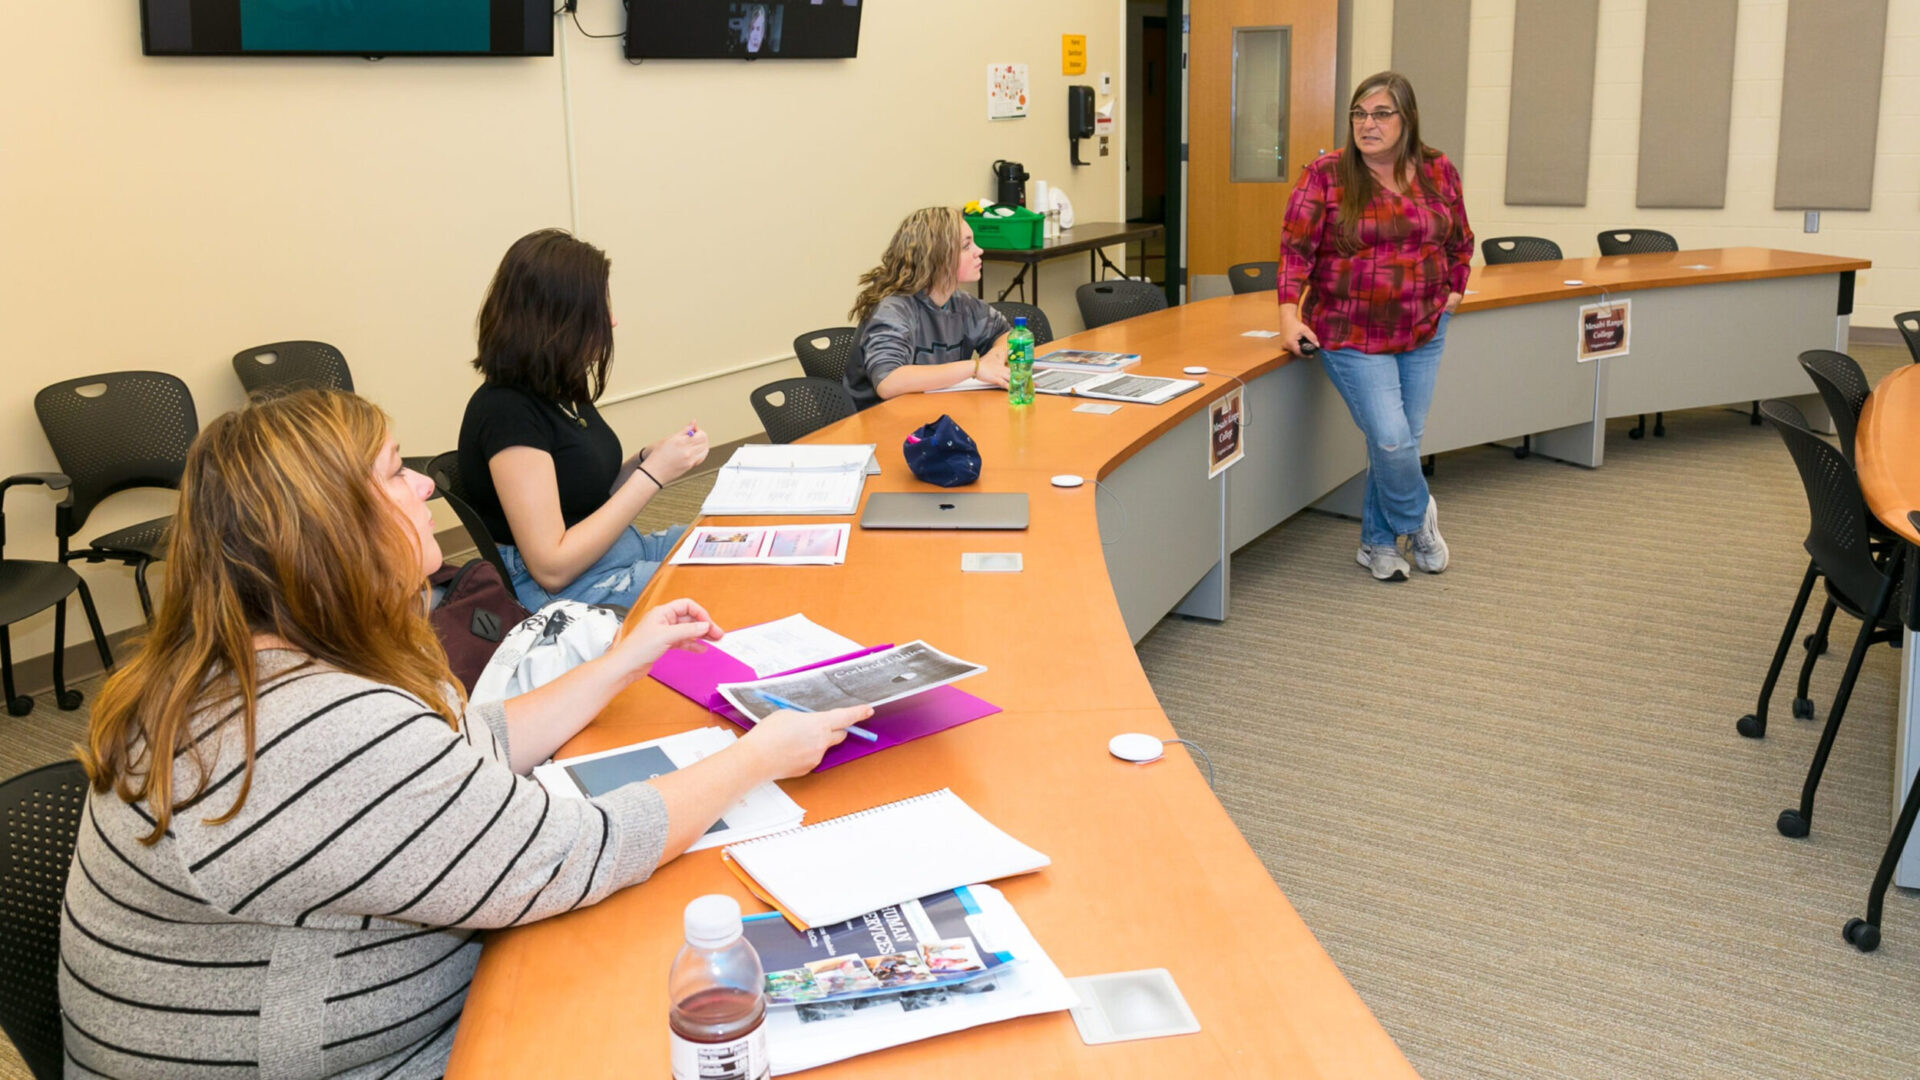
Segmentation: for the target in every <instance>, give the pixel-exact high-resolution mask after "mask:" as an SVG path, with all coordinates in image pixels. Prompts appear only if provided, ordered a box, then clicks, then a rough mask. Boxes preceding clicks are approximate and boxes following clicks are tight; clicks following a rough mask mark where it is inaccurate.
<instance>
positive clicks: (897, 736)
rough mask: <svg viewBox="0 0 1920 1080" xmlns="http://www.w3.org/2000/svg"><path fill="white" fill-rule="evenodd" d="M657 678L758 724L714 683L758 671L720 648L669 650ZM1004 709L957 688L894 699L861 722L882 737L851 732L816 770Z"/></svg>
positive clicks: (729, 715) (737, 719) (742, 721)
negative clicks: (873, 738) (860, 736)
mask: <svg viewBox="0 0 1920 1080" xmlns="http://www.w3.org/2000/svg"><path fill="white" fill-rule="evenodd" d="M891 648H893V646H892V645H875V646H872V647H871V648H866V649H861V650H859V651H858V652H851V653H848V654H847V655H845V656H836V657H834V658H832V659H830V660H822V661H820V662H819V663H817V664H808V665H806V666H805V667H799V668H794V669H793V671H782V672H780V673H779V674H781V675H791V674H793V673H794V671H810V670H812V669H813V668H817V667H825V666H827V665H828V664H838V663H840V662H841V661H843V660H852V659H854V658H855V657H859V656H866V655H868V654H869V653H877V652H881V651H883V650H886V649H891ZM649 674H651V675H652V676H653V677H654V679H656V680H658V681H659V682H661V683H663V684H665V685H666V686H668V687H671V688H672V689H674V690H677V691H679V692H680V693H681V694H683V695H685V696H686V697H688V698H691V699H692V700H693V701H695V702H698V703H699V704H700V705H701V706H702V707H703V708H705V709H707V710H708V711H710V712H714V713H718V714H719V715H721V716H723V717H725V718H726V719H727V720H728V721H729V722H730V723H732V724H734V725H735V726H737V727H741V728H751V727H753V719H752V718H751V717H748V716H743V715H741V713H740V712H739V710H737V709H735V708H734V707H733V706H731V705H729V704H727V699H726V698H724V697H722V696H721V695H720V692H719V691H718V690H716V689H714V688H715V687H717V686H719V685H720V684H721V683H735V682H752V681H754V680H755V679H758V678H760V676H759V675H757V674H755V673H754V670H753V669H752V668H750V667H748V666H747V665H745V664H743V663H741V662H740V661H739V660H736V659H734V658H733V657H731V656H728V655H727V654H726V653H724V652H721V651H720V650H719V649H715V648H712V647H711V646H709V647H708V648H707V650H706V651H705V652H697V653H694V652H686V651H683V650H680V649H669V650H668V651H667V653H666V655H664V656H662V657H661V658H660V659H658V660H656V661H654V664H653V670H652V671H651V672H650V673H649ZM999 711H1000V706H998V705H995V704H993V703H992V702H990V701H986V700H984V699H982V698H977V697H974V696H973V695H972V694H969V693H967V692H966V691H965V690H960V689H957V688H955V687H953V686H936V687H934V688H933V689H932V690H929V691H927V692H926V693H924V694H915V695H913V696H912V697H908V698H901V699H900V700H899V701H889V702H887V703H886V704H885V705H880V706H877V707H876V708H875V709H874V710H873V716H871V717H869V718H868V719H866V720H862V721H861V722H860V726H861V727H863V728H865V729H867V730H868V731H871V732H873V733H874V734H875V735H877V736H879V739H878V740H877V741H875V742H868V741H867V740H865V739H858V738H854V737H852V736H849V737H848V738H847V739H846V741H844V742H842V743H840V745H838V746H835V747H833V748H832V749H830V750H828V751H827V753H826V756H825V757H823V758H821V759H820V764H819V765H817V766H815V767H814V770H813V771H814V772H821V771H823V770H826V769H831V768H833V767H834V766H835V765H844V764H846V763H847V762H849V761H852V760H853V759H855V758H863V757H866V756H867V755H868V754H877V753H879V752H880V751H882V750H885V749H886V748H887V747H889V746H898V745H900V744H901V743H904V742H912V741H913V740H915V739H918V738H923V737H925V736H927V735H932V734H933V733H934V732H937V731H945V730H947V729H948V728H950V727H959V726H960V725H961V724H964V723H966V722H967V721H969V720H978V719H980V718H981V717H983V716H992V715H993V714H994V713H997V712H999Z"/></svg>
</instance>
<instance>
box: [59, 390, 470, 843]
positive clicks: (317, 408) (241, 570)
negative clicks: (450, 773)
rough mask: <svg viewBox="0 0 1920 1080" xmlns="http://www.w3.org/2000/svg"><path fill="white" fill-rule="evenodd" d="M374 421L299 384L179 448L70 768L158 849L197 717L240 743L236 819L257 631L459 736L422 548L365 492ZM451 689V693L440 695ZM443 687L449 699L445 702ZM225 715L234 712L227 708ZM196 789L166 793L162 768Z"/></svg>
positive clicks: (382, 423) (354, 403)
mask: <svg viewBox="0 0 1920 1080" xmlns="http://www.w3.org/2000/svg"><path fill="white" fill-rule="evenodd" d="M387 429H388V423H387V416H386V414H385V413H383V412H381V411H380V409H379V408H378V407H377V406H375V405H373V404H372V403H371V402H368V401H367V400H366V399H364V398H360V397H356V396H354V395H353V394H346V393H338V392H335V391H323V390H303V391H300V392H298V393H293V394H288V395H286V396H284V397H278V398H272V399H268V400H263V401H259V402H256V403H254V404H252V405H250V406H248V407H247V408H245V409H242V410H240V411H239V412H232V413H227V414H226V415H224V416H220V417H218V418H216V419H214V420H213V422H212V423H209V424H208V425H207V427H206V429H205V430H204V431H202V432H201V433H200V436H199V437H198V438H196V439H195V440H194V441H193V446H192V447H191V448H190V449H188V451H187V464H186V472H185V475H183V476H182V477H181V481H180V506H179V510H178V512H176V513H175V514H174V518H173V527H172V538H171V540H170V541H169V545H168V551H167V566H168V568H169V569H168V572H167V579H166V590H165V593H164V594H163V596H162V598H161V602H160V609H159V612H158V614H157V615H156V617H155V620H154V624H153V628H152V631H151V633H149V634H148V635H147V638H146V640H145V641H144V642H143V643H142V644H141V646H140V649H139V652H138V653H137V654H135V656H134V657H133V658H132V659H131V660H129V661H128V662H127V663H126V665H125V666H123V667H121V668H120V669H119V670H118V671H116V672H114V674H113V675H112V677H111V678H109V679H108V680H107V683H106V686H105V687H103V688H102V689H101V691H100V697H99V699H98V701H97V702H95V704H94V706H93V723H92V726H91V728H90V730H89V731H88V734H87V745H85V746H83V747H81V748H79V752H80V761H81V764H82V765H84V766H85V767H86V770H87V775H88V777H89V778H90V779H91V780H92V781H93V790H94V791H96V792H105V791H107V790H108V789H109V788H111V789H112V790H113V791H114V792H115V793H116V794H117V795H119V797H120V798H121V799H123V800H125V801H127V802H129V803H133V802H139V801H141V800H144V801H145V802H146V804H147V807H148V810H149V816H151V817H152V818H153V821H154V826H153V832H152V833H150V834H149V835H147V836H145V837H142V838H141V839H142V842H143V843H148V844H151V843H154V842H155V841H157V840H159V839H160V837H161V836H162V835H164V834H165V833H166V830H167V827H168V824H169V823H170V822H171V820H172V817H173V813H174V811H175V809H184V808H185V807H186V806H188V805H191V804H192V803H193V802H194V801H196V800H197V799H198V797H199V796H200V795H201V794H202V793H203V792H204V791H205V790H206V787H207V785H208V782H209V780H210V779H211V777H210V775H209V773H210V769H211V768H212V766H211V763H210V762H209V761H208V760H207V758H206V757H205V755H204V754H203V752H202V748H201V746H200V744H199V743H197V742H196V741H195V739H194V733H193V730H192V729H193V718H194V716H195V715H196V714H198V713H199V712H201V711H202V710H204V709H209V708H217V709H222V710H231V711H230V712H229V716H228V718H227V719H225V720H223V721H221V722H222V723H231V722H233V720H234V719H235V718H236V717H237V718H238V720H239V723H240V730H241V733H242V735H243V738H244V740H245V747H246V772H245V775H244V777H243V778H242V780H241V783H240V789H239V791H238V792H237V793H236V795H235V796H234V800H233V804H232V805H231V806H229V807H228V808H227V809H226V811H225V812H224V813H222V814H221V815H219V816H218V817H215V818H210V819H208V823H209V824H219V823H221V822H224V821H227V820H229V819H231V818H232V817H233V816H234V815H235V814H237V813H239V812H240V809H241V807H242V806H243V805H245V803H246V799H247V792H248V791H249V789H250V788H251V787H252V783H253V766H254V749H255V742H254V715H255V712H256V707H257V702H258V698H259V693H258V686H259V674H258V672H257V670H256V668H255V659H254V644H253V637H254V635H255V634H274V635H276V636H278V637H279V638H280V639H281V640H283V641H285V642H286V643H287V644H289V645H291V646H292V647H293V648H294V649H295V650H297V651H298V652H300V653H302V654H304V656H305V657H306V660H305V661H304V663H307V664H312V663H319V664H325V665H328V666H330V667H334V668H338V669H340V670H342V671H346V672H350V673H352V674H355V675H359V676H362V677H364V678H367V679H371V680H373V681H375V682H379V683H384V684H386V685H389V686H393V687H396V688H398V689H401V690H404V691H406V692H407V693H409V694H412V695H414V696H415V697H417V698H419V699H420V700H421V701H423V702H425V703H426V704H427V706H428V707H429V708H431V709H432V710H433V711H434V712H436V713H439V714H440V715H441V716H442V717H443V718H444V719H445V720H446V721H447V723H448V724H449V725H451V726H454V727H456V728H457V727H458V725H459V716H460V712H459V710H460V709H461V708H463V707H464V702H462V701H460V700H458V697H459V690H458V688H457V684H453V677H452V674H451V673H450V672H449V671H448V668H447V654H446V652H445V650H444V649H442V648H441V646H440V642H439V639H438V638H436V637H435V636H434V633H433V628H432V626H431V625H430V624H429V623H428V622H427V616H426V606H425V604H424V603H423V602H422V597H421V587H422V584H423V583H422V582H421V580H420V574H419V566H420V562H419V558H420V556H419V551H418V547H417V544H418V540H417V538H416V537H415V536H414V534H413V531H412V529H411V528H410V527H409V526H408V525H407V524H406V522H404V521H403V520H401V518H400V515H399V514H398V513H396V511H395V509H394V506H393V504H392V503H391V502H390V501H388V499H387V496H386V495H385V494H384V493H382V492H381V491H380V490H378V489H377V488H376V487H375V480H374V478H373V464H374V460H375V458H376V457H378V456H379V454H380V450H381V447H382V446H383V444H384V443H385V441H386V437H387ZM450 684H451V685H452V689H451V690H450V689H449V687H450ZM449 693H451V694H452V695H454V700H449V697H448V695H449ZM236 702H237V703H238V704H239V708H238V709H232V708H231V707H232V706H233V705H234V703H236ZM183 753H184V754H188V755H191V757H192V760H193V761H194V764H195V766H196V767H197V768H198V771H199V779H198V781H197V782H196V783H195V785H194V787H193V790H192V791H191V792H190V793H189V794H187V795H186V796H185V797H179V793H177V792H175V791H174V783H173V772H174V762H175V759H176V758H177V757H179V756H180V755H181V754H183Z"/></svg>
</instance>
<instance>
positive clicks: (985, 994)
mask: <svg viewBox="0 0 1920 1080" xmlns="http://www.w3.org/2000/svg"><path fill="white" fill-rule="evenodd" d="M967 891H968V892H970V893H972V894H973V896H974V899H975V900H977V901H979V903H980V915H979V916H976V917H975V918H977V919H979V920H980V921H981V922H982V923H986V924H990V925H991V928H992V934H991V936H992V938H993V939H994V941H995V943H996V944H998V945H1000V946H1001V947H1002V948H1004V950H1005V951H1007V952H1010V953H1012V954H1013V955H1014V957H1015V958H1017V959H1018V960H1019V962H1018V963H1015V964H1009V965H1007V966H1006V967H1003V968H1001V969H1000V970H999V973H997V974H995V975H994V976H993V977H992V978H990V979H981V980H978V981H977V982H974V983H968V984H965V985H963V986H959V987H950V988H945V989H941V990H929V991H908V992H906V993H904V994H896V995H890V996H887V997H879V998H866V999H864V1000H861V1001H848V1002H832V1003H829V1004H827V1005H775V1006H773V1007H771V1008H769V1009H768V1010H767V1022H766V1026H765V1031H766V1033H767V1053H768V1056H769V1057H770V1058H771V1059H772V1063H773V1074H774V1075H775V1076H784V1075H786V1074H788V1073H795V1072H800V1071H801V1070H803V1069H811V1068H814V1067H816V1066H820V1065H825V1064H827V1063H829V1062H833V1061H843V1060H845V1059H847V1058H850V1057H855V1056H858V1055H860V1054H870V1053H872V1052H873V1051H875V1050H883V1049H885V1048H887V1047H889V1046H901V1045H904V1044H906V1043H910V1042H918V1041H919V1040H921V1039H930V1038H933V1037H934V1036H936V1035H945V1034H947V1033H949V1032H954V1031H964V1030H966V1029H967V1028H971V1027H978V1026H980V1025H981V1024H992V1023H996V1022H998V1021H1001V1020H1011V1019H1012V1018H1014V1017H1016V1016H1033V1015H1036V1014H1039V1013H1048V1012H1059V1011H1061V1010H1063V1009H1071V1008H1073V1007H1074V1006H1076V1005H1078V1004H1079V1003H1080V997H1079V995H1078V994H1076V993H1074V991H1073V987H1072V986H1070V985H1068V983H1067V980H1066V977H1065V976H1063V975H1061V974H1060V969H1059V968H1058V967H1055V966H1054V963H1053V960H1052V959H1051V958H1049V957H1048V956H1047V954H1046V952H1045V951H1043V950H1042V949H1041V948H1040V943H1039V942H1037V941H1035V940H1034V939H1033V934H1032V932H1031V931H1029V930H1028V929H1027V925H1026V923H1024V922H1022V921H1021V919H1020V916H1019V914H1018V913H1016V912H1015V911H1014V910H1013V905H1012V904H1010V903H1008V902H1007V898H1006V897H1005V896H1004V895H1002V894H1001V892H1000V890H998V889H995V888H993V887H992V886H990V885H969V886H967ZM973 921H974V920H971V919H970V920H969V923H970V924H971V923H973ZM987 986H991V987H992V989H991V990H986V989H983V988H984V987H987ZM916 994H918V995H920V996H918V997H916ZM908 1002H912V1003H913V1004H916V1005H918V1006H920V1007H918V1008H914V1009H908V1008H907V1003H908Z"/></svg>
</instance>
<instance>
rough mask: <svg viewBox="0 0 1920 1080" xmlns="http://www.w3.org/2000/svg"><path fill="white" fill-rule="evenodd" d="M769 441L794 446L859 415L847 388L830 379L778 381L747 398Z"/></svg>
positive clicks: (757, 390) (756, 390)
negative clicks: (839, 421) (808, 436)
mask: <svg viewBox="0 0 1920 1080" xmlns="http://www.w3.org/2000/svg"><path fill="white" fill-rule="evenodd" d="M747 398H748V400H750V401H752V402H753V411H754V412H755V413H757V414H758V415H759V417H760V426H762V427H764V428H766V429H767V438H769V439H772V440H773V441H774V442H777V443H790V442H793V441H794V440H795V439H798V438H800V437H802V436H804V435H808V434H811V433H812V432H815V431H818V430H820V429H821V428H823V427H826V426H827V425H828V424H831V423H833V422H834V421H835V420H842V419H845V418H846V417H849V416H852V415H853V414H854V413H857V412H859V411H860V410H859V408H858V407H857V406H855V405H854V403H853V395H852V394H849V393H847V388H846V387H844V386H842V385H840V384H839V383H837V382H831V381H829V380H827V379H778V380H775V381H774V382H770V383H768V384H767V385H765V386H760V387H756V388H754V390H753V392H752V393H750V394H748V395H747Z"/></svg>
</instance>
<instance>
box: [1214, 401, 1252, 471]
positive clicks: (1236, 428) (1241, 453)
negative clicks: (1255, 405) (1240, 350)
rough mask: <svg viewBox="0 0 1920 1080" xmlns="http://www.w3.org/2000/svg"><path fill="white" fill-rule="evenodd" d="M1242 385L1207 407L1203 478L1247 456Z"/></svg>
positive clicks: (1244, 403)
mask: <svg viewBox="0 0 1920 1080" xmlns="http://www.w3.org/2000/svg"><path fill="white" fill-rule="evenodd" d="M1246 408H1247V403H1246V388H1245V387H1240V386H1236V387H1234V388H1233V392H1232V393H1230V394H1227V395H1226V396H1224V397H1221V398H1218V399H1216V400H1214V402H1213V403H1212V404H1210V405H1208V406H1207V430H1208V431H1209V432H1210V433H1211V434H1210V435H1209V437H1208V439H1207V479H1209V480H1211V479H1213V478H1214V477H1216V476H1219V475H1220V474H1221V473H1223V472H1226V471H1227V470H1228V469H1229V468H1231V467H1232V466H1233V463H1234V462H1236V461H1239V460H1240V459H1241V458H1243V457H1246V456H1247V446H1246V439H1245V438H1244V436H1245V434H1246V429H1247V423H1246V420H1247V413H1246Z"/></svg>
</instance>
